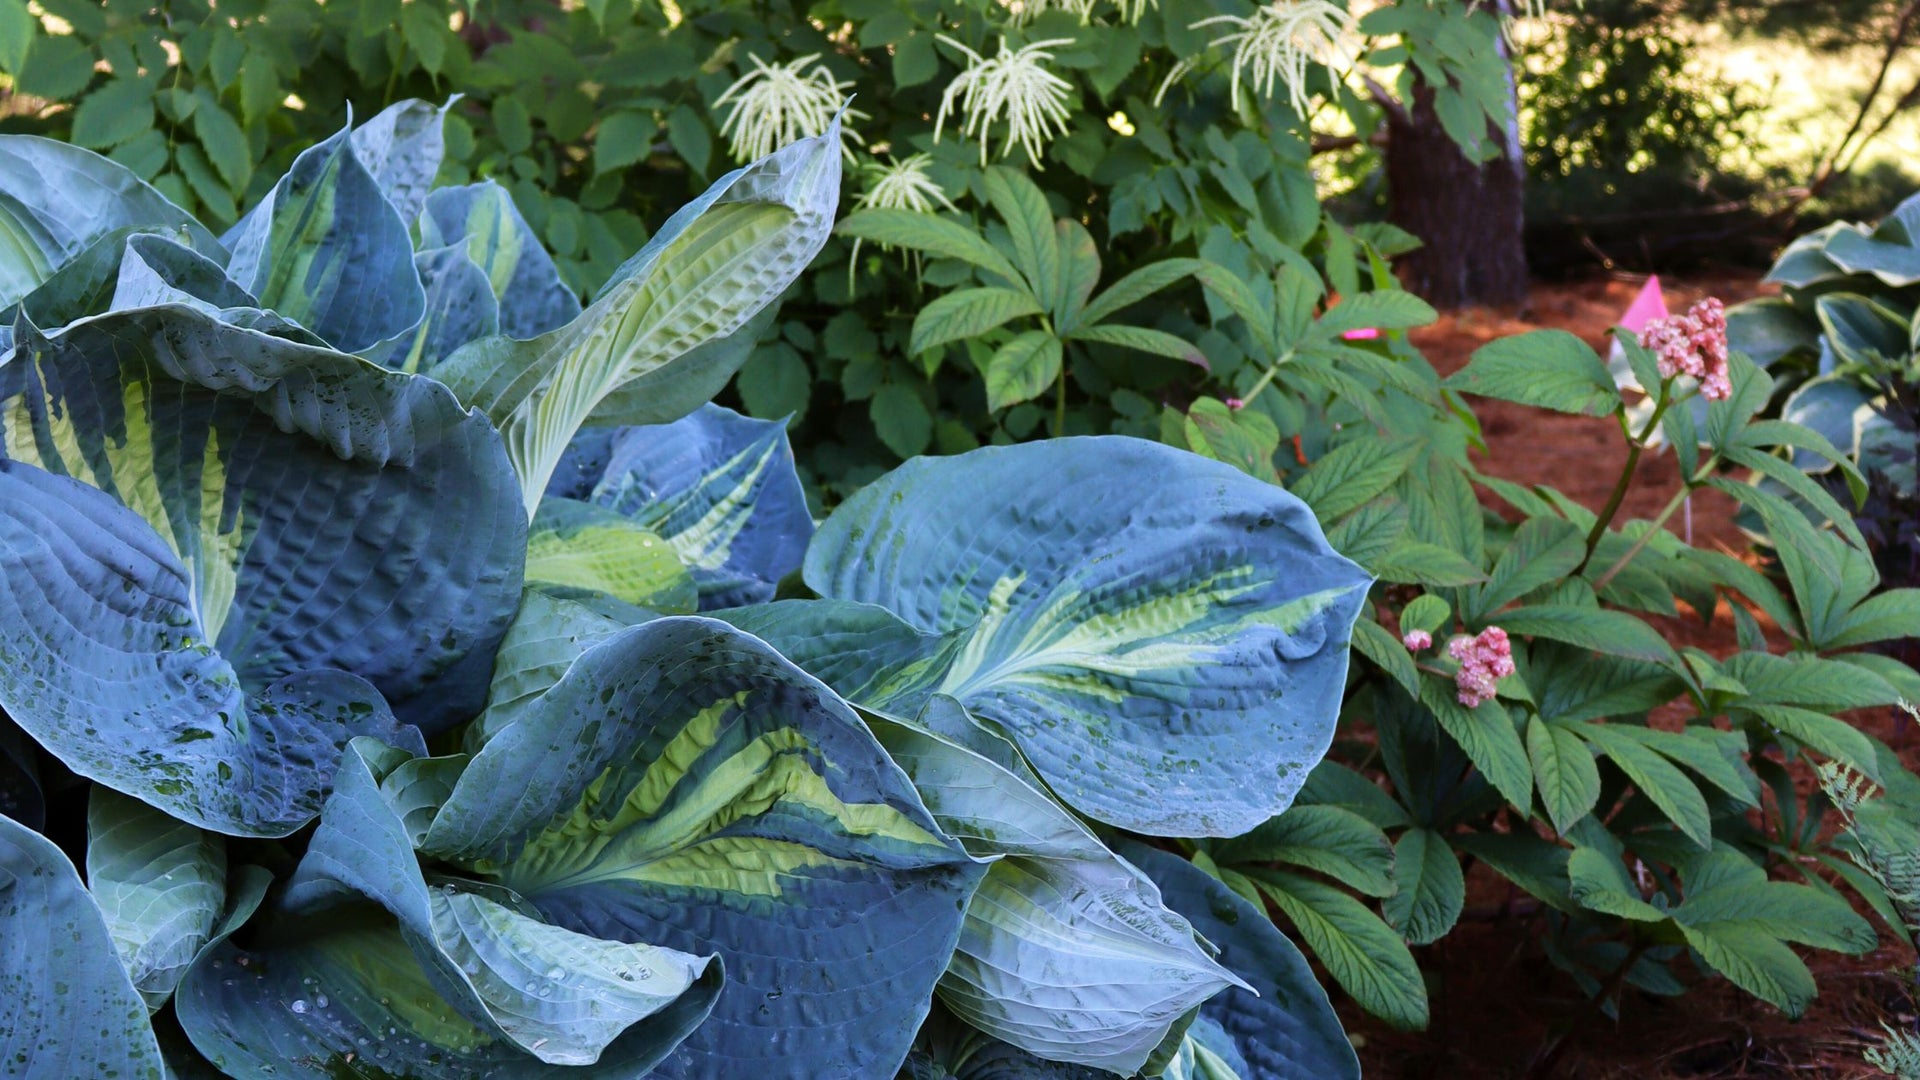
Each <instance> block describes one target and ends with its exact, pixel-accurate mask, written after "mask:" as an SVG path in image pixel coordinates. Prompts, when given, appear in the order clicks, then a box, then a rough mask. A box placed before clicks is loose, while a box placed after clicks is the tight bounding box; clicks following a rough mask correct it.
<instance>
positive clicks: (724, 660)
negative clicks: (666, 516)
mask: <svg viewBox="0 0 1920 1080" xmlns="http://www.w3.org/2000/svg"><path fill="white" fill-rule="evenodd" d="M518 708H519V714H518V719H517V720H516V721H515V722H512V723H509V724H507V725H506V726H505V727H504V728H502V729H500V730H498V731H496V732H495V733H494V735H493V737H492V738H491V739H490V740H489V741H487V742H486V744H485V745H484V746H483V747H482V748H481V749H480V751H479V752H478V753H477V754H476V755H475V756H474V758H473V761H472V763H471V764H470V765H469V766H468V767H467V770H466V771H465V773H463V774H462V775H461V777H460V781H459V783H458V785H457V786H456V787H455V788H454V790H453V793H452V795H451V796H450V797H449V798H448V799H447V801H446V804H445V805H444V806H443V807H442V808H441V810H440V812H439V814H438V815H437V816H436V817H435V818H434V819H433V823H432V826H431V827H430V828H429V829H428V831H427V834H426V837H425V841H424V845H423V850H425V851H426V852H428V853H429V854H431V855H434V856H437V857H439V858H442V859H445V860H447V861H450V862H452V863H454V864H455V865H458V866H462V867H465V868H466V870H467V873H468V874H469V875H470V876H473V877H476V878H481V879H485V880H489V881H492V882H494V883H497V884H499V885H502V886H505V887H506V888H509V889H511V890H513V892H514V893H515V894H516V895H518V896H521V897H524V898H525V900H526V901H527V902H528V903H530V904H531V905H532V906H533V907H534V908H536V909H537V910H538V912H539V914H540V915H541V917H543V918H544V919H545V920H546V921H549V922H551V923H554V924H556V925H559V926H563V927H566V928H567V929H570V930H573V931H575V932H578V933H582V934H587V935H590V936H592V937H596V938H601V939H604V940H607V941H626V942H644V943H648V944H652V945H657V946H661V947H665V948H670V949H676V950H679V951H681V952H686V953H693V954H706V953H718V954H719V955H720V957H721V959H722V961H723V962H724V963H725V964H726V968H727V986H726V989H725V990H723V991H722V992H721V995H720V1000H719V1002H718V1004H717V1005H716V1006H715V1007H714V1011H713V1015H712V1017H710V1018H709V1019H708V1021H707V1022H706V1023H705V1024H703V1025H701V1027H700V1029H699V1030H698V1031H697V1032H695V1033H694V1034H693V1035H692V1036H690V1037H689V1038H688V1040H687V1041H686V1042H685V1043H682V1044H681V1046H680V1048H679V1049H678V1050H676V1051H675V1052H674V1053H673V1055H672V1056H671V1057H669V1058H668V1059H667V1060H666V1061H665V1062H664V1063H662V1065H661V1066H660V1072H659V1074H658V1075H660V1076H663V1077H739V1076H753V1077H764V1078H766V1080H778V1078H782V1077H795V1078H803V1077H817V1076H821V1075H830V1074H834V1073H842V1074H845V1075H852V1076H868V1075H885V1074H887V1073H888V1071H890V1070H892V1069H893V1068H895V1067H897V1066H898V1065H899V1063H900V1061H901V1060H902V1059H903V1058H904V1057H905V1055H906V1052H907V1046H908V1044H909V1043H910V1042H911V1041H912V1039H913V1034H914V1032H915V1030H917V1029H918V1027H919V1025H920V1021H921V1020H922V1019H923V1018H924V1017H925V1016H926V1012H927V1005H928V1002H929V1001H930V1000H931V996H932V991H933V987H934V984H935V982H936V981H937V980H938V979H939V977H940V974H941V973H942V972H943V971H944V970H945V969H946V966H947V961H948V959H949V957H951V956H952V954H953V947H954V943H955V941H956V940H957V939H958V937H959V934H960V928H961V921H962V918H963V912H964V911H965V908H966V902H967V899H968V897H969V896H971V895H972V893H973V890H974V888H975V887H976V885H977V884H978V882H979V879H980V877H981V875H982V874H983V873H984V871H985V867H983V866H981V865H979V864H977V863H975V862H974V861H973V860H972V859H971V858H969V857H968V856H967V854H966V852H965V850H964V849H963V848H962V847H961V846H960V844H959V842H958V841H956V840H954V839H952V838H951V837H948V836H947V835H946V834H944V833H943V832H941V830H940V827H939V826H938V825H937V824H935V822H934V820H933V818H932V817H931V816H930V815H929V814H928V813H927V811H926V808H925V807H924V806H923V805H922V803H921V801H920V798H919V796H918V795H917V794H915V792H914V790H913V787H912V785H911V784H910V783H909V782H908V780H907V778H906V776H905V775H903V774H902V773H901V772H900V770H899V768H898V767H897V766H896V765H894V764H893V762H892V761H891V760H890V759H888V757H887V755H886V752H885V751H884V750H883V749H882V748H881V747H880V745H879V744H878V743H876V742H875V741H874V738H873V736H872V735H871V734H870V733H869V732H868V730H867V728H866V727H865V726H864V725H863V724H862V723H861V722H860V720H859V718H858V717H857V716H855V715H854V713H853V711H852V709H851V708H849V707H848V706H847V705H846V703H845V702H843V701H841V700H840V698H839V697H837V696H836V695H835V694H834V693H833V692H832V691H830V690H828V689H827V688H826V687H825V686H823V685H822V684H820V683H819V682H817V681H816V680H814V679H813V678H811V677H809V676H808V675H806V674H805V673H804V672H802V671H800V670H799V669H798V668H795V667H794V666H793V665H792V664H790V663H789V662H787V661H786V660H785V659H783V658H781V657H780V656H779V655H778V654H776V653H775V652H774V651H773V650H772V649H771V648H769V647H767V646H766V645H765V644H764V643H762V642H760V641H758V640H756V639H754V638H751V637H748V636H747V635H745V634H742V633H740V632H738V631H736V630H733V629H732V628H731V627H728V626H726V625H725V624H724V623H719V622H716V621H714V620H711V619H704V618H689V617H671V618H663V619H657V620H654V621H652V622H648V623H644V624H641V625H639V626H634V627H631V628H628V629H624V630H621V631H619V632H617V633H614V634H612V635H610V636H607V637H604V638H601V639H599V640H597V641H596V642H595V643H594V644H593V645H591V646H590V647H589V648H587V649H586V650H585V651H584V652H582V653H581V654H580V655H579V657H578V659H576V660H575V661H574V662H573V663H572V664H571V665H570V666H569V667H568V668H567V670H566V673H565V674H564V675H563V676H561V678H560V679H559V680H558V681H557V682H555V683H554V684H553V685H552V687H551V688H550V689H548V690H547V691H546V692H545V693H544V694H541V695H540V696H539V697H538V698H533V699H530V700H526V701H524V702H522V703H520V705H519V706H518ZM503 793H512V794H511V796H510V797H502V796H503Z"/></svg>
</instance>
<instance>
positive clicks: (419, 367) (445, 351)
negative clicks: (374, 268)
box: [360, 247, 500, 372]
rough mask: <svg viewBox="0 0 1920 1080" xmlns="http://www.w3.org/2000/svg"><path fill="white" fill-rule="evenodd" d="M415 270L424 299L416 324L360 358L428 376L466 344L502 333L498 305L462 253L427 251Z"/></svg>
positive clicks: (455, 250) (483, 278) (415, 259)
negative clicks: (427, 374)
mask: <svg viewBox="0 0 1920 1080" xmlns="http://www.w3.org/2000/svg"><path fill="white" fill-rule="evenodd" d="M413 268H414V270H415V272H416V273H418V274H419V275H420V288H421V289H422V290H424V291H425V298H426V299H425V309H424V311H423V313H422V314H421V316H420V321H419V322H417V323H415V324H414V325H413V326H412V327H409V328H408V329H407V330H406V331H404V332H402V333H400V334H398V335H396V336H394V337H390V338H387V339H386V340H385V341H380V342H377V343H375V344H373V345H370V346H368V347H367V348H365V349H362V350H360V355H361V356H364V357H366V358H367V359H369V360H372V361H374V362H376V363H378V364H380V365H381V366H383V367H389V368H392V369H394V370H395V371H414V372H420V371H429V370H431V369H433V368H435V367H438V366H439V364H440V362H441V361H442V360H445V359H446V358H447V357H449V356H451V355H453V354H454V353H455V352H458V351H459V350H460V347H461V346H463V345H465V344H466V343H467V342H469V341H472V340H474V339H475V338H481V337H486V336H488V335H490V334H498V333H499V332H500V301H499V300H497V299H495V297H494V295H493V289H492V287H491V286H489V285H488V284H487V278H486V274H485V273H484V272H483V271H482V270H481V269H480V268H479V267H477V266H475V265H474V264H473V260H472V259H469V258H467V255H466V252H464V251H461V250H460V249H459V248H456V247H442V248H431V249H429V250H426V251H422V252H418V253H416V254H415V255H414V257H413Z"/></svg>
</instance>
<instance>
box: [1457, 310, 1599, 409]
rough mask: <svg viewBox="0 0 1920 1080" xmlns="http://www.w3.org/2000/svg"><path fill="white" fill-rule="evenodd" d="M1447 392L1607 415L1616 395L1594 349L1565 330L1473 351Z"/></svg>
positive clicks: (1522, 336)
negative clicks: (1458, 392) (1452, 391)
mask: <svg viewBox="0 0 1920 1080" xmlns="http://www.w3.org/2000/svg"><path fill="white" fill-rule="evenodd" d="M1446 385H1447V387H1448V388H1449V389H1452V390H1459V391H1461V392H1463V393H1468V394H1478V395H1480V396H1481V397H1491V398H1499V399H1501V400H1503V401H1513V402H1518V403H1519V404H1522V405H1533V406H1536V407H1538V408H1542V409H1552V410H1553V411H1555V412H1563V413H1575V414H1579V415H1584V416H1607V415H1610V414H1611V413H1612V412H1613V411H1614V410H1615V409H1618V408H1619V407H1620V391H1619V389H1618V388H1617V387H1615V386H1614V382H1613V375H1612V374H1611V373H1610V372H1608V371H1607V365H1606V364H1605V363H1603V362H1601V360H1600V357H1599V356H1598V355H1597V354H1596V353H1595V352H1594V351H1593V348H1592V346H1590V345H1588V344H1587V343H1586V342H1584V341H1581V340H1580V339H1579V338H1577V337H1575V336H1574V335H1572V334H1570V333H1568V332H1567V331H1565V330H1534V331H1532V332H1530V333H1525V334H1516V335H1514V336H1513V337H1504V338H1500V339H1499V340H1497V341H1494V342H1492V343H1491V344H1487V345H1482V346H1481V347H1480V348H1479V349H1476V350H1475V351H1474V354H1473V359H1472V360H1471V361H1469V362H1468V364H1467V366H1466V367H1464V368H1462V369H1460V371H1458V372H1457V373H1455V374H1454V375H1453V376H1451V377H1450V378H1448V379H1447V381H1446Z"/></svg>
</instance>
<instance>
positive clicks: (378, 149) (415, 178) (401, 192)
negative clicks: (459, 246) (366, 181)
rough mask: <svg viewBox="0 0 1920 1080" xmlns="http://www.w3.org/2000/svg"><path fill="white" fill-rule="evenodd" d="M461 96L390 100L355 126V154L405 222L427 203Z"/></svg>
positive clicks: (411, 219) (417, 215) (418, 212)
mask: <svg viewBox="0 0 1920 1080" xmlns="http://www.w3.org/2000/svg"><path fill="white" fill-rule="evenodd" d="M458 100H459V95H455V96H454V97H452V98H449V99H447V103H446V104H445V105H433V104H429V103H428V102H425V101H421V100H420V99H419V98H409V99H408V100H406V101H400V102H395V103H394V104H392V105H389V106H387V107H386V108H384V109H382V110H380V112H379V113H377V114H376V115H375V116H374V118H373V119H371V120H369V121H367V122H366V123H364V124H362V125H360V126H359V127H358V128H356V129H354V132H353V136H352V139H353V152H354V156H356V157H358V158H359V159H360V164H361V166H362V167H363V168H365V169H366V170H367V175H369V176H371V177H373V182H374V183H375V184H376V185H378V186H379V188H380V192H381V194H383V195H385V196H386V197H387V201H388V202H389V203H392V204H393V210H394V213H396V214H398V215H399V217H400V220H401V222H402V223H403V224H411V223H412V222H413V219H415V218H417V217H419V216H420V208H421V207H422V206H424V205H426V201H427V199H428V198H429V196H428V194H427V192H428V189H430V188H432V187H433V178H434V177H435V176H436V175H438V174H439V172H440V159H441V158H443V157H445V156H446V152H447V142H446V133H445V128H444V125H443V121H444V120H445V118H446V115H447V109H448V108H449V107H451V106H452V105H453V103H454V102H455V101H458ZM429 246H431V245H429Z"/></svg>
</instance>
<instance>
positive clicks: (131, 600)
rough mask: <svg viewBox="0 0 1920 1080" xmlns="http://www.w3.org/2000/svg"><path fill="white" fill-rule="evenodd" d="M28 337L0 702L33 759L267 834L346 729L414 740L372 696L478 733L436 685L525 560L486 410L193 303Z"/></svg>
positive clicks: (473, 643) (309, 801) (469, 705)
mask: <svg viewBox="0 0 1920 1080" xmlns="http://www.w3.org/2000/svg"><path fill="white" fill-rule="evenodd" d="M30 334H31V337H30V338H29V339H27V340H24V341H23V342H22V344H21V347H20V348H19V349H18V350H17V351H16V352H15V353H14V354H12V356H11V357H10V358H9V359H7V360H6V361H4V362H0V658H3V659H0V708H4V709H5V710H6V712H7V713H8V714H9V715H10V716H12V717H13V719H14V721H15V722H16V723H18V724H19V725H20V726H21V727H22V728H24V729H25V730H26V731H28V732H29V733H30V734H32V735H33V736H34V738H35V739H37V740H38V741H39V742H40V744H41V745H42V746H44V747H46V748H47V749H48V750H49V751H50V752H52V753H53V754H54V755H55V756H57V757H59V758H60V759H61V760H62V761H64V762H65V763H66V764H67V765H68V767H69V768H72V769H73V770H74V771H76V772H78V773H80V774H81V775H83V776H87V777H89V778H91V779H94V780H97V781H99V782H100V783H103V784H106V785H107V786H108V787H111V788H113V789H115V790H117V791H121V792H123V793H125V794H128V795H131V796H133V797H135V798H137V799H140V800H141V801H143V802H147V803H149V804H151V805H153V806H156V807H159V808H161V809H163V810H166V811H167V812H168V813H170V814H172V815H174V816H175V817H178V818H180V819H181V820H183V821H186V822H189V823H191V824H195V825H199V826H201V827H203V828H207V829H210V830H213V831H215V832H224V833H229V834H236V835H254V836H278V835H285V834H287V833H289V832H292V831H293V830H295V829H297V828H299V827H300V826H301V825H303V824H305V823H306V822H307V821H309V820H311V818H312V817H313V816H314V815H315V814H317V813H318V812H319V809H320V801H321V799H322V798H323V797H324V790H325V787H326V779H327V777H329V776H330V775H331V773H332V771H333V768H334V766H335V764H336V763H337V761H338V758H339V752H340V747H341V746H342V745H344V744H345V742H346V741H347V739H348V738H350V737H352V736H353V735H355V734H378V735H381V736H382V737H383V738H386V739H388V740H396V739H405V738H406V737H407V736H406V735H405V734H404V732H405V729H404V728H402V727H399V726H396V722H395V718H394V715H393V713H392V712H390V711H389V707H388V703H389V702H392V703H393V704H394V706H395V707H396V708H398V709H399V710H401V714H402V716H403V717H404V718H406V719H410V720H412V719H417V720H419V721H420V722H422V723H425V724H427V725H428V726H429V727H432V726H435V725H436V723H441V722H444V718H445V717H446V716H448V715H452V716H460V715H461V714H462V713H464V714H465V715H468V716H470V715H471V714H472V712H473V711H474V709H475V708H477V706H478V705H479V703H480V700H481V694H482V693H483V692H484V687H483V686H480V685H472V686H468V685H465V684H463V683H459V682H458V681H455V682H452V683H449V682H448V680H449V679H452V678H455V674H453V673H455V668H456V665H457V664H459V663H460V662H461V661H462V660H463V659H465V658H467V657H469V656H478V657H479V658H480V660H481V662H484V660H485V658H486V657H488V656H490V655H491V653H492V650H493V648H494V647H495V645H496V643H497V642H498V640H499V638H500V635H501V634H502V633H504V632H505V629H506V625H507V623H508V621H509V620H510V619H511V617H512V614H513V610H514V608H515V606H516V605H517V604H518V601H519V593H520V574H521V565H522V562H523V560H524V557H525V550H526V532H525V519H524V518H522V517H520V515H519V513H518V510H517V509H516V507H517V500H516V499H515V492H516V490H517V487H516V485H515V483H514V477H513V475H512V472H511V469H510V468H509V466H508V464H507V462H506V459H505V455H504V454H503V453H502V452H501V448H500V443H499V437H498V435H497V434H495V433H494V432H493V431H492V429H491V428H489V427H488V426H487V424H486V423H485V421H484V420H483V419H482V418H480V417H478V416H473V415H470V414H467V413H465V412H463V411H462V410H461V409H460V408H459V406H458V404H457V403H456V402H455V401H454V400H453V398H452V396H451V395H450V394H448V393H447V392H446V391H445V389H444V388H443V387H441V386H439V385H438V384H437V383H434V382H432V381H430V380H427V379H422V378H417V377H413V376H407V375H399V374H395V373H390V372H385V371H382V370H380V369H379V368H377V367H375V366H373V365H371V364H368V363H366V362H365V361H361V360H358V359H355V358H353V357H349V356H344V355H341V354H339V353H334V352H331V351H328V350H325V349H320V348H315V347H311V346H305V345H300V344H297V343H294V342H290V341H287V340H285V339H282V338H277V337H273V336H270V335H267V334H262V333H257V332H254V331H251V330H247V329H243V328H240V327H236V326H232V325H229V324H226V323H223V322H220V321H218V320H216V319H215V318H214V317H212V316H210V315H207V314H205V313H202V312H197V311H194V310H192V309H189V308H186V307H180V306H173V307H161V308H145V309H140V310H135V311H129V312H123V313H117V314H110V315H104V316H99V317H96V318H92V319H88V320H84V321H82V322H79V323H75V324H73V325H72V326H70V327H67V328H66V329H64V330H61V331H58V332H55V333H54V334H52V335H51V336H44V337H43V336H40V335H39V334H38V332H37V331H31V330H30ZM448 508H457V513H448V512H446V511H447V509H448ZM415 737H417V736H415Z"/></svg>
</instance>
